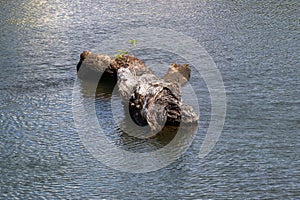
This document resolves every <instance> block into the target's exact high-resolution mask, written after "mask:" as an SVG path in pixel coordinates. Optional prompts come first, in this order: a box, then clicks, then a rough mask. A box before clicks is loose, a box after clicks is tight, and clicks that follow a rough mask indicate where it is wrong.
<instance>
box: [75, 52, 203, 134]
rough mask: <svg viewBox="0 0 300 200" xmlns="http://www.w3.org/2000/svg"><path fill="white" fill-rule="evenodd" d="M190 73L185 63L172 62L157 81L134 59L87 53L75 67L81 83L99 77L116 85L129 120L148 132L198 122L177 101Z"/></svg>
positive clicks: (155, 77) (148, 70)
mask: <svg viewBox="0 0 300 200" xmlns="http://www.w3.org/2000/svg"><path fill="white" fill-rule="evenodd" d="M190 73H191V69H190V67H189V65H188V64H183V65H180V64H176V63H173V64H171V66H170V67H169V70H168V72H167V73H166V75H165V76H164V77H163V78H162V79H160V78H158V77H157V76H155V75H154V74H153V72H152V71H151V70H150V69H149V68H148V67H147V66H146V65H145V64H144V63H143V62H142V61H141V60H139V59H138V58H136V57H134V56H131V55H127V54H126V55H122V56H119V57H118V58H115V57H110V56H108V55H102V54H95V53H92V52H90V51H84V52H83V53H82V54H81V55H80V61H79V63H78V64H77V74H78V77H79V78H80V79H82V80H84V81H95V80H99V77H101V78H106V79H108V80H111V82H112V84H113V83H114V82H115V83H117V86H118V89H119V93H120V95H121V97H122V100H123V104H124V106H129V114H130V116H131V118H132V120H133V121H134V122H135V123H136V124H137V125H139V126H147V125H149V126H150V128H151V130H152V131H159V130H161V129H162V128H163V127H164V126H179V125H180V123H184V124H192V123H193V124H195V123H198V120H199V116H198V115H197V114H196V113H195V112H194V110H193V108H192V107H191V106H189V105H187V104H185V103H184V102H183V101H182V99H181V86H182V85H184V84H185V83H186V82H187V81H188V80H189V78H190Z"/></svg>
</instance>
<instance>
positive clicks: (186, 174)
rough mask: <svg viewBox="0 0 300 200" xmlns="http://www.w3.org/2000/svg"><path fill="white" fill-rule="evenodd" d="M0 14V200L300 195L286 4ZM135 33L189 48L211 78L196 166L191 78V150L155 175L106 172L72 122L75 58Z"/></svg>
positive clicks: (76, 5)
mask: <svg viewBox="0 0 300 200" xmlns="http://www.w3.org/2000/svg"><path fill="white" fill-rule="evenodd" d="M0 5H1V14H0V19H1V21H0V23H1V26H0V44H1V45H0V52H1V53H0V55H1V62H0V70H1V73H0V81H1V84H0V90H1V97H0V108H1V113H0V126H1V132H0V160H1V162H0V173H1V176H0V198H1V199H41V198H43V197H44V198H46V199H48V198H49V199H53V198H54V199H58V198H62V199H74V198H79V199H83V198H88V199H95V198H96V199H97V198H107V199H136V198H137V199H148V198H149V199H153V198H154V199H158V198H162V199H174V198H176V199H183V198H191V199H229V198H234V199H261V198H269V199H298V198H300V192H299V191H300V143H299V141H300V135H299V132H300V115H299V113H300V100H299V99H300V94H299V90H300V79H299V77H300V67H299V66H300V59H299V50H300V47H299V40H300V31H299V30H300V29H299V18H300V16H299V2H298V1H296V0H290V1H283V2H280V1H278V2H275V1H274V2H267V1H228V2H222V1H214V2H207V1H102V2H98V1H91V0H83V1H59V0H57V1H53V2H48V1H0ZM139 27H158V28H169V29H172V30H175V31H178V32H181V33H184V34H185V35H187V36H190V37H192V38H194V39H195V40H196V41H198V42H199V44H201V45H202V46H203V47H204V48H205V49H206V51H207V52H208V53H209V54H210V55H211V57H212V58H213V60H214V61H215V63H216V65H217V67H218V69H219V70H220V72H221V74H222V77H223V81H224V85H225V87H226V93H227V114H226V122H225V126H224V128H223V132H222V135H221V137H220V139H219V141H218V143H217V144H216V146H215V147H214V149H213V150H212V151H211V152H210V154H209V155H207V156H206V157H205V158H204V159H199V158H198V153H199V149H200V146H201V140H202V139H203V137H204V134H205V131H206V129H207V126H208V123H209V119H210V113H209V112H210V102H209V94H208V92H207V88H205V87H206V86H205V83H203V82H201V80H200V82H199V83H198V82H197V84H199V89H196V91H197V92H198V95H199V96H201V97H203V99H202V100H203V102H201V103H200V113H201V116H202V117H201V120H200V123H199V124H200V128H199V130H198V132H197V134H196V137H195V139H194V141H193V143H192V145H191V146H190V147H189V148H188V150H187V151H186V152H185V153H184V154H183V155H182V156H181V157H180V158H179V159H178V160H176V161H175V162H174V163H172V164H171V165H169V166H167V167H165V168H163V169H160V170H158V171H154V172H149V173H144V174H132V173H125V172H119V171H116V170H113V169H111V168H108V167H107V166H105V165H103V164H102V163H101V162H99V161H98V160H96V159H95V158H94V157H93V156H92V154H90V152H89V151H88V150H87V149H86V147H85V146H84V144H83V143H82V141H81V140H80V137H79V135H78V133H77V130H76V128H75V125H74V121H73V115H72V90H73V85H74V81H75V79H76V71H75V67H76V64H77V62H78V58H79V54H80V53H81V52H82V51H83V50H86V49H90V50H95V51H97V52H99V53H105V52H100V51H101V46H99V44H100V43H101V41H102V40H106V39H108V38H110V36H111V35H113V34H119V33H121V32H122V31H123V30H128V29H131V28H139ZM174 46H176V42H174ZM116 50H117V49H116ZM145 52H146V53H147V55H143V51H139V52H138V54H139V56H140V57H142V58H143V59H145V60H146V61H151V60H153V59H156V60H159V59H161V60H164V61H165V62H169V61H170V62H173V61H172V59H173V58H174V57H173V55H172V54H167V53H162V55H161V56H160V55H159V54H158V53H157V51H150V50H145ZM151 52H152V53H151ZM168 55H169V57H168ZM178 59H179V60H180V58H178ZM193 80H196V79H193V77H192V81H193ZM197 81H198V79H197ZM87 96H88V95H87ZM86 98H89V97H86ZM102 114H103V113H102ZM103 115H105V113H104V114H103ZM83 120H84V119H83ZM117 132H118V131H117V130H116V129H115V127H113V128H111V133H112V134H113V133H117ZM122 139H124V138H122V137H121V136H120V135H118V134H115V135H113V136H112V140H115V141H118V140H122ZM119 145H122V143H121V144H119ZM131 145H133V146H134V143H132V142H131ZM136 145H137V148H142V146H143V145H141V143H137V144H136ZM145 145H148V146H147V148H148V147H149V146H150V147H151V146H152V145H155V142H154V144H153V143H151V142H150V143H147V144H145ZM124 148H126V147H124Z"/></svg>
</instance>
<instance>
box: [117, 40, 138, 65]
mask: <svg viewBox="0 0 300 200" xmlns="http://www.w3.org/2000/svg"><path fill="white" fill-rule="evenodd" d="M128 42H129V43H130V44H132V46H133V47H136V43H137V40H135V39H132V40H129V41H128ZM118 52H119V53H118V54H115V55H114V56H115V58H116V59H118V60H120V59H121V58H122V57H123V55H125V54H128V51H126V50H118ZM130 52H132V50H131V51H130Z"/></svg>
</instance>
